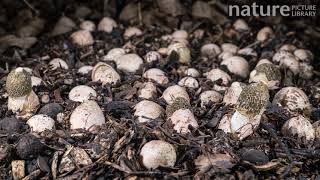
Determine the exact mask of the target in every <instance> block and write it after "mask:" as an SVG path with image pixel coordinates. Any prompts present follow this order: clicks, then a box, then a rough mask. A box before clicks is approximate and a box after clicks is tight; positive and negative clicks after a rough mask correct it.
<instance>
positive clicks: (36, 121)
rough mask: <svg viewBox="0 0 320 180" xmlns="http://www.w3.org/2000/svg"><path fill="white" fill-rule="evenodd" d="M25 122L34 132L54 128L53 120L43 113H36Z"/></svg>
mask: <svg viewBox="0 0 320 180" xmlns="http://www.w3.org/2000/svg"><path fill="white" fill-rule="evenodd" d="M27 124H28V125H29V127H30V128H31V131H34V132H43V131H45V130H52V129H54V120H53V119H52V118H51V117H49V116H47V115H44V114H37V115H34V116H32V117H31V118H30V119H29V120H28V121H27Z"/></svg>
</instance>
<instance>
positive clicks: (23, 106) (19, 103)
mask: <svg viewBox="0 0 320 180" xmlns="http://www.w3.org/2000/svg"><path fill="white" fill-rule="evenodd" d="M39 105H40V101H39V97H38V96H37V95H36V93H34V91H31V93H30V94H29V95H27V96H23V97H10V96H9V98H8V110H11V111H12V112H14V113H17V114H18V115H22V116H23V115H26V117H28V116H29V115H32V114H33V113H34V112H36V111H37V109H38V107H39Z"/></svg>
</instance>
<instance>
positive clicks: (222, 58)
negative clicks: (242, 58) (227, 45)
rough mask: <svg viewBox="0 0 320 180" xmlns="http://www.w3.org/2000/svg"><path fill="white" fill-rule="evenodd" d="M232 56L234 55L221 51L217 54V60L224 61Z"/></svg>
mask: <svg viewBox="0 0 320 180" xmlns="http://www.w3.org/2000/svg"><path fill="white" fill-rule="evenodd" d="M232 56H234V53H231V52H228V51H223V52H222V53H220V54H219V56H218V59H219V60H222V61H223V60H225V59H228V58H230V57H232Z"/></svg>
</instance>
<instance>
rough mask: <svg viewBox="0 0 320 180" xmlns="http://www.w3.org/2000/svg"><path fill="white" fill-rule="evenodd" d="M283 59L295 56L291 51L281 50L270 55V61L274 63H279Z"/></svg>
mask: <svg viewBox="0 0 320 180" xmlns="http://www.w3.org/2000/svg"><path fill="white" fill-rule="evenodd" d="M283 59H295V57H294V55H293V54H292V53H291V52H289V51H283V50H281V51H278V52H276V53H275V54H274V55H273V57H272V61H273V62H275V63H281V62H282V61H283Z"/></svg>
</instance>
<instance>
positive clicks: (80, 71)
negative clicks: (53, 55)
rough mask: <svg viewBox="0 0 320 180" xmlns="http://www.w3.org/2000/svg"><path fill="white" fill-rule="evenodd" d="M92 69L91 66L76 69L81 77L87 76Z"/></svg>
mask: <svg viewBox="0 0 320 180" xmlns="http://www.w3.org/2000/svg"><path fill="white" fill-rule="evenodd" d="M92 69H93V67H92V66H82V67H80V68H79V69H78V73H79V74H82V75H85V74H89V72H90V71H92Z"/></svg>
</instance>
